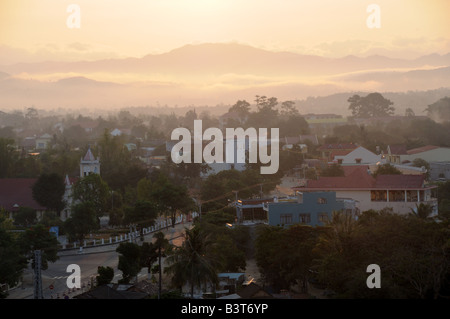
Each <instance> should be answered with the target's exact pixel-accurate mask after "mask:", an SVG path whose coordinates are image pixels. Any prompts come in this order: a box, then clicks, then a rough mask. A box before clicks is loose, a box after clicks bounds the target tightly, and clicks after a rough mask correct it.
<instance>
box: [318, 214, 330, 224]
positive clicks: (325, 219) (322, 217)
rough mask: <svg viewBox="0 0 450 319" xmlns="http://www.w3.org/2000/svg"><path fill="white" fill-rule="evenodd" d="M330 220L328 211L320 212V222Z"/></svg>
mask: <svg viewBox="0 0 450 319" xmlns="http://www.w3.org/2000/svg"><path fill="white" fill-rule="evenodd" d="M328 221H329V218H328V214H327V213H320V214H319V222H321V223H326V222H328Z"/></svg>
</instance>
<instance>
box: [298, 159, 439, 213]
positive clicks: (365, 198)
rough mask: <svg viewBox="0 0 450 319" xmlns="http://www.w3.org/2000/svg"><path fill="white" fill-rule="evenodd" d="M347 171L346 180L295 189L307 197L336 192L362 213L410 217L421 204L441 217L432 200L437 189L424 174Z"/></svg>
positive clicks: (329, 179)
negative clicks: (383, 212) (385, 212)
mask: <svg viewBox="0 0 450 319" xmlns="http://www.w3.org/2000/svg"><path fill="white" fill-rule="evenodd" d="M343 168H344V172H345V176H339V177H320V178H319V179H318V180H308V181H307V183H306V186H304V187H294V188H293V189H294V190H295V191H300V192H303V193H305V192H317V191H328V192H335V193H336V197H341V198H351V199H353V200H355V201H357V202H358V203H359V209H360V211H366V210H370V209H373V210H381V209H383V208H387V207H391V208H392V209H393V210H394V212H396V213H400V214H408V213H410V212H411V210H412V209H414V208H415V207H416V205H417V204H420V203H424V204H429V205H431V206H432V207H433V214H437V207H438V205H437V199H436V198H432V196H431V190H432V189H433V188H435V187H436V186H430V185H426V184H425V176H424V175H423V174H420V175H417V174H416V175H412V174H408V175H404V174H401V175H377V176H376V177H373V176H372V174H371V172H370V170H369V167H368V166H366V165H355V166H343Z"/></svg>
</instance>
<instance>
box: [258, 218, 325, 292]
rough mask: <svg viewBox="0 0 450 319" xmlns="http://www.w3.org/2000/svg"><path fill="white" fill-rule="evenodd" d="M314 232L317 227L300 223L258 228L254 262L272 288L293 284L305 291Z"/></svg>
mask: <svg viewBox="0 0 450 319" xmlns="http://www.w3.org/2000/svg"><path fill="white" fill-rule="evenodd" d="M318 234H319V232H318V229H317V228H312V227H309V226H303V225H294V226H292V227H290V228H286V229H285V228H281V227H273V226H270V227H264V228H262V229H260V230H259V231H258V234H257V239H256V245H255V247H256V262H257V265H258V268H259V269H260V271H261V273H262V274H263V276H264V278H265V280H267V281H268V283H269V284H270V285H272V286H273V287H274V288H275V289H290V288H291V286H293V285H296V284H297V285H299V287H300V290H301V291H302V292H303V293H307V291H308V285H307V283H308V279H309V277H310V276H311V272H310V269H311V266H312V263H313V260H314V258H315V254H314V252H313V249H314V248H315V246H316V243H317V238H318Z"/></svg>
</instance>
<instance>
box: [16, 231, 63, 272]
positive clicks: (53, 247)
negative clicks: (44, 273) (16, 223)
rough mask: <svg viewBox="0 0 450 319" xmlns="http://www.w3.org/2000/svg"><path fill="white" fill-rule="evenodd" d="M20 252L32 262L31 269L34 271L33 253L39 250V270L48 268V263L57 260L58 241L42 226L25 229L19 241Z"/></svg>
mask: <svg viewBox="0 0 450 319" xmlns="http://www.w3.org/2000/svg"><path fill="white" fill-rule="evenodd" d="M19 243H20V247H21V251H22V252H23V254H24V255H25V256H27V259H28V260H32V268H33V269H34V265H35V263H34V253H33V252H34V251H35V250H41V251H42V255H41V256H42V257H41V268H42V269H43V270H45V269H47V268H48V262H49V261H50V262H55V261H56V260H58V259H59V257H58V255H57V253H58V240H57V239H56V236H55V235H54V234H52V233H50V232H49V230H48V229H47V228H46V227H44V226H43V225H39V224H38V225H36V226H33V227H32V228H30V229H27V230H26V231H25V232H24V233H23V234H22V235H21V236H20V239H19Z"/></svg>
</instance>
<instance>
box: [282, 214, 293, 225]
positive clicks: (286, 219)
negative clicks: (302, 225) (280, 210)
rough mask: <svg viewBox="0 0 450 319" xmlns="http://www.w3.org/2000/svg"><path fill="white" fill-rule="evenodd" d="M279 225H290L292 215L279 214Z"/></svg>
mask: <svg viewBox="0 0 450 319" xmlns="http://www.w3.org/2000/svg"><path fill="white" fill-rule="evenodd" d="M280 224H292V214H281V215H280Z"/></svg>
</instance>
